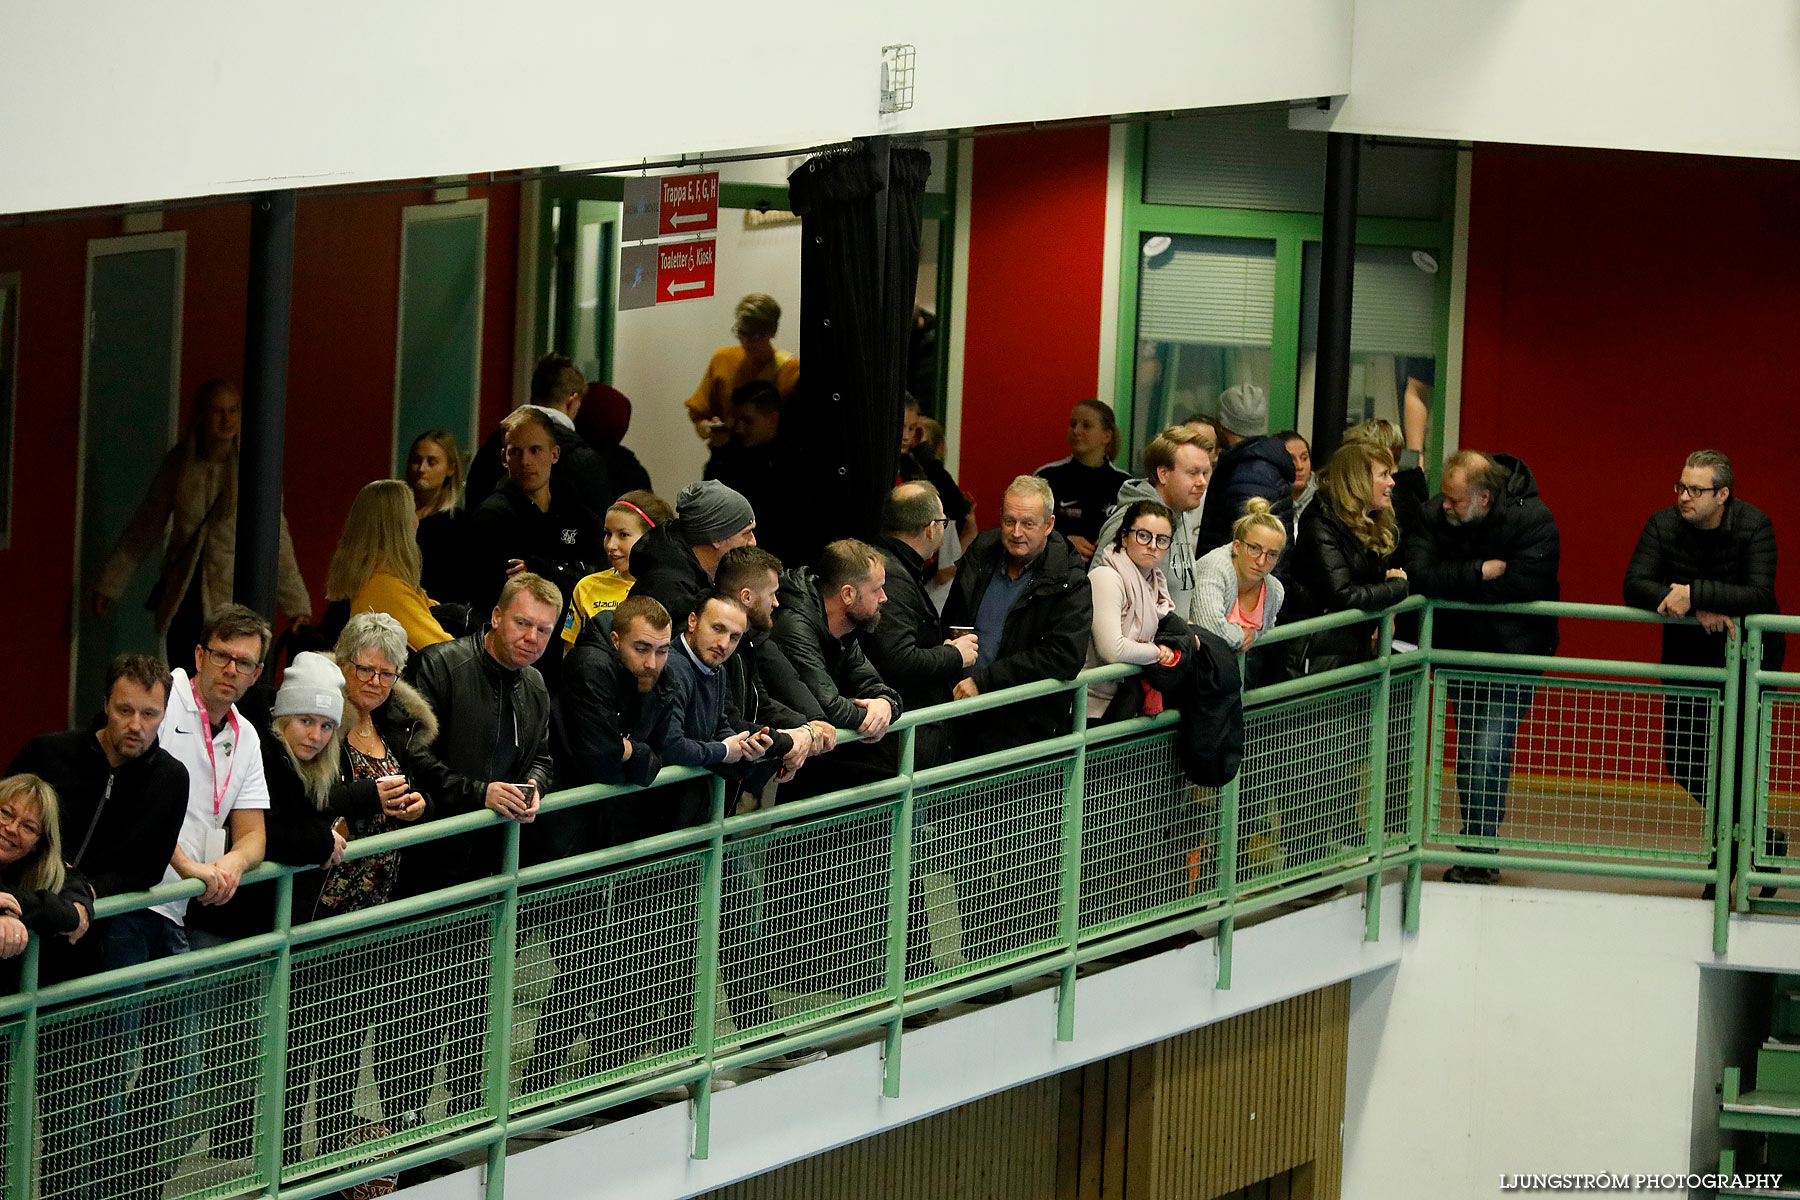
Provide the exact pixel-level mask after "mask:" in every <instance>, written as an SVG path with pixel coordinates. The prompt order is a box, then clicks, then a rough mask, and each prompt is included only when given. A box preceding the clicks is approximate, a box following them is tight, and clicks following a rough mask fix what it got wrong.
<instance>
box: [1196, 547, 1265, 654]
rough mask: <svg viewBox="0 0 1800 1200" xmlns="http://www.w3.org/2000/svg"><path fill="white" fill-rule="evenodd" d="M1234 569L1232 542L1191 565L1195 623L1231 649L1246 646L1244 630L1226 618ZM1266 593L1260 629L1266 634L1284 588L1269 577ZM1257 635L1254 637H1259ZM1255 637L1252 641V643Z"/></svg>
mask: <svg viewBox="0 0 1800 1200" xmlns="http://www.w3.org/2000/svg"><path fill="white" fill-rule="evenodd" d="M1237 587H1238V578H1237V568H1236V567H1234V566H1232V565H1231V543H1230V542H1226V543H1225V544H1224V545H1223V546H1218V547H1215V548H1213V549H1211V550H1208V551H1207V552H1206V553H1205V554H1203V555H1201V556H1200V557H1199V558H1198V559H1197V560H1195V562H1194V617H1193V620H1194V624H1196V625H1198V626H1199V627H1200V628H1202V629H1204V630H1206V632H1208V633H1210V634H1213V635H1214V636H1216V637H1222V638H1224V639H1225V641H1226V642H1228V643H1229V644H1230V645H1231V647H1232V648H1233V649H1238V648H1240V647H1241V648H1243V649H1246V650H1248V649H1249V647H1248V646H1245V645H1244V631H1243V630H1242V629H1240V628H1239V627H1238V626H1236V625H1233V624H1232V623H1231V622H1230V621H1227V620H1226V619H1225V618H1226V616H1227V615H1229V614H1230V612H1231V606H1232V604H1233V603H1235V602H1236V600H1237ZM1263 587H1264V588H1265V589H1267V590H1266V592H1265V593H1264V595H1263V627H1262V632H1263V633H1267V632H1269V630H1271V629H1273V628H1275V621H1276V619H1277V617H1278V616H1279V615H1280V613H1281V598H1282V595H1283V594H1284V592H1285V591H1286V589H1285V588H1283V587H1282V586H1281V580H1279V579H1277V578H1275V577H1274V576H1273V575H1270V576H1269V577H1268V578H1267V579H1265V580H1263ZM1261 636H1262V634H1258V635H1257V637H1261ZM1255 641H1256V639H1255V638H1252V639H1251V643H1252V644H1254V643H1255Z"/></svg>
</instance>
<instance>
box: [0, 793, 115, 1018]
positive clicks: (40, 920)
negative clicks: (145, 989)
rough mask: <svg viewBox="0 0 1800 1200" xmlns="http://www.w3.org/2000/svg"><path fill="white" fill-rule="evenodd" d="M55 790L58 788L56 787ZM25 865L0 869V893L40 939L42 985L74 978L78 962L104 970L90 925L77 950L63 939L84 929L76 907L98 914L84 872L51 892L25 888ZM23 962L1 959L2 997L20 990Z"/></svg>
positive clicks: (70, 871)
mask: <svg viewBox="0 0 1800 1200" xmlns="http://www.w3.org/2000/svg"><path fill="white" fill-rule="evenodd" d="M52 786H54V785H52ZM22 865H23V864H22V863H20V864H14V865H13V866H12V867H6V868H0V892H4V893H6V894H7V895H9V896H11V897H12V898H13V899H14V900H16V901H18V904H19V922H20V924H22V925H24V926H25V928H26V929H28V930H30V931H31V932H32V933H33V934H34V935H36V937H37V942H38V956H39V964H40V965H39V968H38V981H39V982H40V983H59V982H61V981H63V980H65V979H68V978H70V977H71V975H70V973H69V971H68V970H67V969H66V968H67V967H68V966H69V965H71V964H73V963H75V962H77V961H85V962H87V963H89V965H88V967H87V972H88V973H91V972H93V971H97V970H99V969H100V966H99V952H98V947H99V945H100V941H101V939H100V936H99V933H98V931H97V930H95V929H93V928H92V927H91V925H90V928H89V929H88V931H87V932H86V933H85V934H83V935H82V937H81V941H79V942H77V943H76V944H75V945H74V946H71V945H69V939H68V938H66V937H64V936H62V935H64V934H69V933H74V932H75V930H76V929H78V928H80V925H81V914H80V913H79V912H78V911H77V910H76V907H75V906H76V905H81V906H82V907H84V908H86V909H87V910H88V916H89V917H90V919H91V918H92V916H93V911H94V889H93V887H92V886H91V885H90V884H89V883H88V881H87V879H86V878H85V877H83V875H82V874H81V872H80V871H77V870H75V869H74V868H73V867H69V868H67V869H65V870H64V872H63V885H62V887H61V889H60V890H58V891H54V892H49V891H39V890H34V889H31V888H28V887H25V886H24V884H23V882H22V881H21V880H20V879H19V878H18V875H17V874H16V871H17V868H18V867H19V866H22ZM90 942H91V943H93V945H94V946H95V950H94V951H93V952H92V953H91V954H90V955H88V956H86V957H85V958H84V959H77V957H76V952H77V951H78V950H79V949H80V948H81V947H82V946H85V945H87V944H88V943H90ZM19 962H20V960H19V959H17V958H9V959H0V996H5V995H11V994H12V993H13V992H16V991H18V990H19ZM52 963H55V964H56V965H57V966H59V967H62V968H65V969H64V970H62V971H61V972H60V973H56V974H52V973H51V970H50V968H51V964H52Z"/></svg>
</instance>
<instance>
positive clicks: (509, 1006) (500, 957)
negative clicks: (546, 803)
mask: <svg viewBox="0 0 1800 1200" xmlns="http://www.w3.org/2000/svg"><path fill="white" fill-rule="evenodd" d="M519 829H520V825H519V823H518V822H517V821H508V822H507V823H506V824H505V825H504V826H502V827H501V839H502V841H501V846H502V849H501V858H500V873H501V875H502V876H503V877H504V878H505V879H506V881H507V885H506V890H505V891H504V892H502V893H501V894H500V907H499V908H498V909H497V910H496V911H495V913H494V948H493V952H492V957H491V958H490V962H491V964H492V968H491V969H492V972H493V980H494V982H493V986H492V988H491V989H490V994H491V996H492V1000H493V1009H492V1012H491V1013H490V1015H489V1019H488V1060H487V1108H488V1118H489V1119H490V1120H491V1121H493V1122H494V1123H495V1124H496V1125H498V1126H499V1127H500V1128H501V1129H502V1130H504V1129H505V1127H506V1118H507V1116H508V1115H509V1114H510V1113H511V1111H512V1100H511V1093H512V1018H513V998H514V995H515V993H514V991H513V988H514V985H515V982H516V980H517V976H518V968H519V961H518V960H519ZM486 1194H487V1200H505V1196H506V1136H505V1134H504V1132H502V1133H501V1134H500V1136H498V1137H496V1138H495V1139H494V1140H493V1141H492V1142H489V1143H488V1160H487V1193H486Z"/></svg>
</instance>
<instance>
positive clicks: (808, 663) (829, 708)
mask: <svg viewBox="0 0 1800 1200" xmlns="http://www.w3.org/2000/svg"><path fill="white" fill-rule="evenodd" d="M886 602H887V560H886V559H885V558H884V557H883V556H882V553H881V551H879V550H877V549H875V547H873V546H871V545H869V544H868V543H867V542H859V541H856V540H854V539H852V538H845V539H843V540H841V541H836V542H832V543H830V544H829V545H827V546H826V547H825V549H824V550H822V551H820V553H819V559H818V562H817V563H816V564H815V567H814V570H812V571H808V570H806V569H805V568H799V569H796V570H792V571H788V572H787V573H786V574H784V575H783V576H782V579H781V586H780V589H779V592H778V602H777V604H778V607H777V608H776V611H775V633H774V639H775V644H776V645H777V646H779V647H780V648H781V650H782V652H783V653H784V654H786V656H787V659H788V661H789V662H791V663H792V664H793V666H794V670H795V672H796V673H797V674H798V676H799V679H800V682H801V684H803V685H804V686H805V688H806V690H807V692H808V694H810V695H811V697H812V699H813V701H814V703H816V704H817V705H818V707H819V711H820V712H821V713H822V714H823V715H824V718H825V719H826V720H827V721H829V722H831V724H832V725H833V726H835V727H837V728H839V729H854V730H856V732H858V733H859V734H861V735H862V740H861V741H860V742H858V743H857V745H856V747H855V748H854V749H852V748H851V747H848V746H846V747H844V748H842V749H840V750H839V751H838V752H837V753H836V754H835V755H833V757H832V758H831V759H829V760H827V762H825V763H820V764H819V765H818V766H817V767H815V768H814V769H813V770H811V771H808V772H807V773H806V777H804V779H803V781H801V782H800V786H799V787H798V788H789V787H784V788H783V789H782V799H784V800H786V799H794V798H798V797H797V796H795V795H794V793H795V792H796V791H797V792H799V793H800V794H802V795H819V794H821V793H822V792H826V791H831V790H835V789H836V788H841V787H848V786H851V785H852V784H854V783H864V782H867V781H868V780H870V779H873V778H880V777H881V776H882V775H883V774H884V773H890V772H891V771H892V770H893V755H892V753H891V752H889V748H888V747H887V746H880V745H878V743H880V742H881V740H882V738H883V737H884V736H885V735H886V733H887V729H888V725H889V724H890V723H891V722H892V721H893V719H894V718H895V717H897V716H899V715H900V713H901V711H902V709H903V707H904V706H903V704H902V702H901V699H900V693H898V692H896V691H895V690H894V689H893V688H891V687H889V686H888V685H887V683H886V682H884V681H883V680H882V678H881V675H880V673H879V672H877V671H876V670H875V668H874V667H873V666H871V665H870V663H869V660H868V658H867V657H866V656H865V655H864V654H863V649H862V643H861V642H859V641H858V640H857V639H856V637H855V634H856V632H857V631H858V630H864V631H867V630H872V629H874V628H875V627H876V625H877V623H879V622H880V620H881V606H882V605H883V604H885V603H886ZM828 767H829V769H827V768H828Z"/></svg>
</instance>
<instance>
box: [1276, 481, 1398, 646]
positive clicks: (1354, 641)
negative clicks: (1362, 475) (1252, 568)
mask: <svg viewBox="0 0 1800 1200" xmlns="http://www.w3.org/2000/svg"><path fill="white" fill-rule="evenodd" d="M1294 550H1295V553H1294V568H1293V574H1292V576H1291V580H1292V586H1291V590H1290V591H1289V592H1288V598H1287V604H1286V605H1285V606H1284V611H1283V614H1282V615H1283V616H1288V615H1290V614H1291V615H1293V616H1295V617H1316V616H1320V615H1322V614H1324V613H1333V612H1343V611H1344V610H1345V609H1351V608H1386V607H1387V606H1388V605H1390V604H1398V603H1399V602H1400V601H1402V600H1404V599H1406V580H1404V579H1389V578H1387V572H1388V570H1389V568H1392V567H1398V566H1400V565H1401V551H1400V548H1399V547H1398V546H1396V547H1395V549H1394V552H1393V553H1392V554H1380V553H1377V552H1376V551H1374V550H1372V549H1370V548H1369V547H1367V546H1365V545H1363V544H1362V543H1361V542H1360V541H1358V540H1357V537H1356V534H1355V533H1354V532H1352V531H1351V529H1350V527H1349V526H1348V525H1346V524H1344V522H1343V521H1342V520H1341V519H1340V518H1339V517H1338V515H1337V513H1336V512H1335V511H1334V510H1333V509H1332V507H1331V501H1330V500H1328V499H1326V498H1325V497H1323V496H1321V497H1320V498H1319V499H1318V500H1316V501H1314V502H1313V504H1312V505H1311V506H1309V507H1308V508H1307V510H1306V516H1305V517H1303V518H1302V519H1301V521H1300V540H1299V542H1298V544H1297V545H1296V546H1295V547H1294ZM1374 628H1375V627H1374V625H1373V624H1372V623H1370V622H1362V623H1360V624H1357V625H1351V626H1347V627H1345V628H1342V629H1332V630H1327V631H1326V632H1324V633H1316V634H1314V635H1313V636H1312V638H1311V639H1310V640H1309V644H1308V647H1307V659H1308V662H1309V664H1310V669H1311V670H1314V671H1328V670H1330V669H1331V668H1333V667H1341V666H1345V665H1348V664H1350V663H1358V662H1365V661H1367V660H1368V659H1369V658H1371V657H1373V653H1372V650H1371V643H1370V641H1369V637H1370V634H1371V633H1372V632H1373V631H1374Z"/></svg>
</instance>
